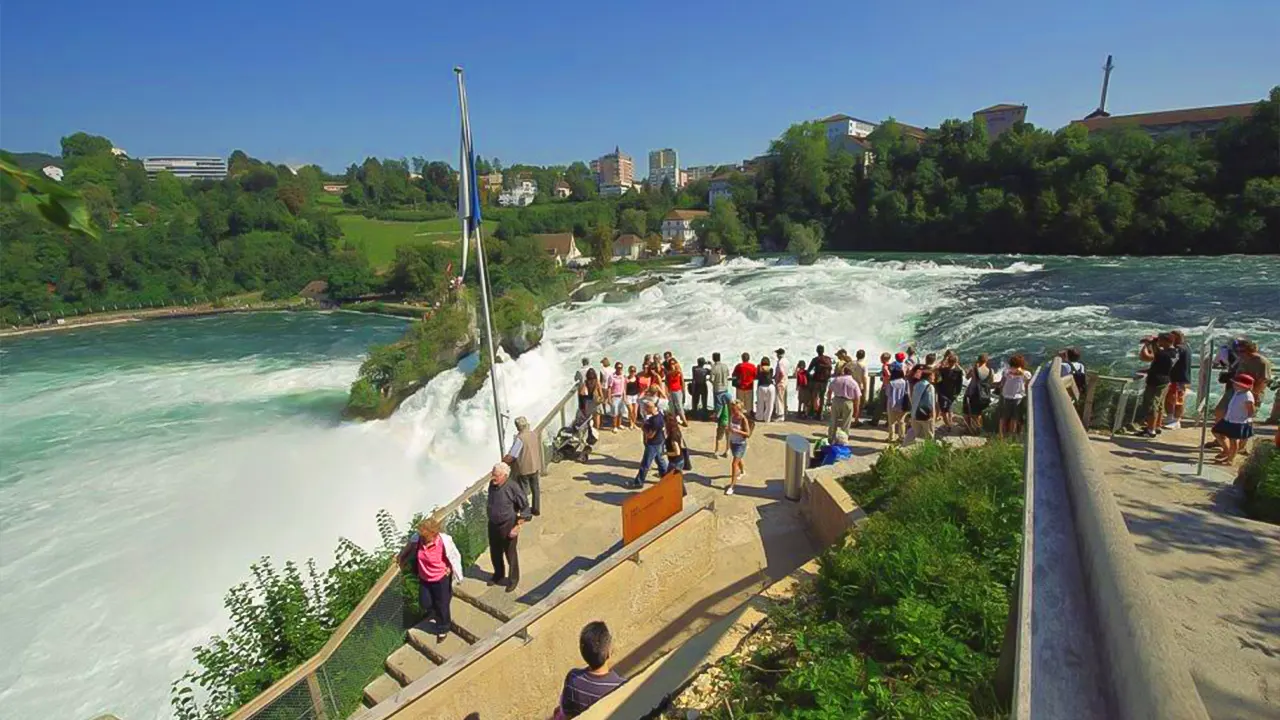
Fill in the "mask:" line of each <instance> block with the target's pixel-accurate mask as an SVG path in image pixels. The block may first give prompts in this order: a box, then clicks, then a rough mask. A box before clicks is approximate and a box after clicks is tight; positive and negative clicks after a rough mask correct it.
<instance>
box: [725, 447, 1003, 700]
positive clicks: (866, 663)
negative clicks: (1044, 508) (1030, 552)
mask: <svg viewBox="0 0 1280 720" xmlns="http://www.w3.org/2000/svg"><path fill="white" fill-rule="evenodd" d="M843 483H844V485H845V487H846V488H847V489H848V490H849V491H850V492H851V493H853V495H854V497H855V499H857V500H858V501H859V503H860V504H861V505H862V506H863V507H864V509H867V510H868V511H869V512H870V513H871V515H870V517H869V518H868V519H867V521H866V522H864V523H863V524H861V525H860V526H859V527H858V528H856V529H855V530H854V531H853V532H852V533H851V536H850V538H849V542H848V543H844V544H839V545H837V546H836V547H833V548H830V549H828V550H827V551H826V552H825V553H823V554H822V556H821V557H820V558H819V566H820V570H819V574H818V578H817V581H816V583H815V584H814V586H813V588H812V589H811V590H810V591H809V592H807V593H806V592H801V593H800V594H798V595H797V596H796V598H795V600H794V602H793V603H792V604H789V605H785V606H783V607H782V608H780V609H778V610H776V611H775V612H774V613H773V617H772V622H773V623H774V626H775V627H774V630H775V632H774V633H773V636H774V637H775V638H783V641H782V644H781V645H774V646H770V647H767V648H766V649H765V650H763V651H760V652H759V653H757V655H756V656H755V657H753V658H752V659H751V661H750V663H739V665H738V666H737V667H730V668H728V669H729V672H728V676H729V677H730V678H731V679H732V681H733V682H732V685H731V689H730V691H729V696H728V698H727V700H728V701H729V705H730V706H731V707H733V712H734V714H735V716H736V717H782V718H833V719H834V718H846V717H848V718H852V717H895V718H897V717H911V718H966V717H994V716H996V715H998V714H1000V712H1001V709H1000V708H999V704H998V703H997V701H996V699H995V691H994V680H995V671H996V663H997V660H998V657H999V654H1000V645H1001V642H1002V640H1003V635H1004V627H1005V621H1006V619H1007V617H1008V613H1009V607H1010V601H1011V597H1012V593H1013V591H1014V582H1015V575H1016V569H1017V563H1018V557H1019V552H1020V548H1021V525H1022V449H1021V448H1020V447H1018V446H1016V445H1009V444H1003V443H992V444H989V445H987V446H985V447H982V448H977V449H971V450H956V449H952V448H950V447H948V446H944V445H935V444H932V443H929V444H926V445H924V446H923V447H920V448H917V449H916V450H915V451H913V452H911V453H905V454H904V453H901V452H898V451H895V450H893V449H890V450H886V451H885V453H884V454H883V455H882V456H881V458H880V460H879V462H877V463H876V466H875V467H874V468H873V469H872V470H871V471H870V472H868V473H866V474H864V475H860V476H855V477H851V478H845V480H844V481H843ZM730 665H731V666H732V665H733V663H730ZM709 714H710V716H712V717H729V715H728V714H723V715H722V714H721V711H720V710H719V709H716V710H713V711H711V712H710V713H709Z"/></svg>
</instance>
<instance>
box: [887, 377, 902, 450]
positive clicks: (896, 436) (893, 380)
mask: <svg viewBox="0 0 1280 720" xmlns="http://www.w3.org/2000/svg"><path fill="white" fill-rule="evenodd" d="M884 398H885V406H886V407H887V408H888V416H889V426H888V429H889V440H888V441H889V443H890V444H892V443H894V442H902V441H903V440H906V439H907V429H906V418H907V378H906V376H905V375H903V373H902V367H901V366H897V365H895V366H893V367H892V368H891V369H890V370H889V384H888V385H886V386H885V390H884Z"/></svg>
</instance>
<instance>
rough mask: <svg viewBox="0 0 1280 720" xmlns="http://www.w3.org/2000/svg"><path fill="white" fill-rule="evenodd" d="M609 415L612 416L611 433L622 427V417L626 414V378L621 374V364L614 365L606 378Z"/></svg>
mask: <svg viewBox="0 0 1280 720" xmlns="http://www.w3.org/2000/svg"><path fill="white" fill-rule="evenodd" d="M608 389H609V414H610V415H612V416H613V431H614V432H618V428H619V427H622V416H623V415H625V414H626V410H627V407H626V400H625V399H624V398H625V397H626V391H627V376H626V375H623V374H622V363H614V365H613V372H612V373H610V374H609V376H608Z"/></svg>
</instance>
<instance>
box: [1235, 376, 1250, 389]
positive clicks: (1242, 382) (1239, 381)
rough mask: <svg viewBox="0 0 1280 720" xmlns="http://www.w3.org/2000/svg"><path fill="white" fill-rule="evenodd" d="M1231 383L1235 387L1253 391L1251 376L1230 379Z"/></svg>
mask: <svg viewBox="0 0 1280 720" xmlns="http://www.w3.org/2000/svg"><path fill="white" fill-rule="evenodd" d="M1231 382H1233V383H1235V385H1236V387H1239V388H1244V389H1245V390H1252V389H1253V376H1252V375H1236V376H1235V377H1233V378H1231Z"/></svg>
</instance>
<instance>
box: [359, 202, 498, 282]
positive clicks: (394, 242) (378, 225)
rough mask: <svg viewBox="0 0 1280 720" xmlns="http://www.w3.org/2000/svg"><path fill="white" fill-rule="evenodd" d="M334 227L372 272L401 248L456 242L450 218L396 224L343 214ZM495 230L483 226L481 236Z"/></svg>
mask: <svg viewBox="0 0 1280 720" xmlns="http://www.w3.org/2000/svg"><path fill="white" fill-rule="evenodd" d="M337 219H338V225H340V226H341V227H342V234H343V239H344V240H350V241H351V242H353V243H355V244H357V245H359V246H360V247H363V248H364V253H365V256H366V257H368V258H369V263H370V264H372V265H373V267H374V268H375V269H378V270H381V269H384V268H386V267H388V266H390V265H391V263H392V262H393V261H395V259H396V248H397V247H399V246H401V245H424V244H428V243H439V244H445V245H453V244H456V243H457V241H458V221H457V220H456V219H454V218H442V219H440V220H428V221H425V222H396V221H394V220H373V219H371V218H367V217H364V216H363V215H356V214H353V213H346V214H341V215H338V216H337ZM496 229H497V228H496V227H495V226H494V225H493V224H491V223H487V224H486V225H485V229H484V232H485V235H486V236H488V235H489V234H491V233H493V231H494V230H496Z"/></svg>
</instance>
